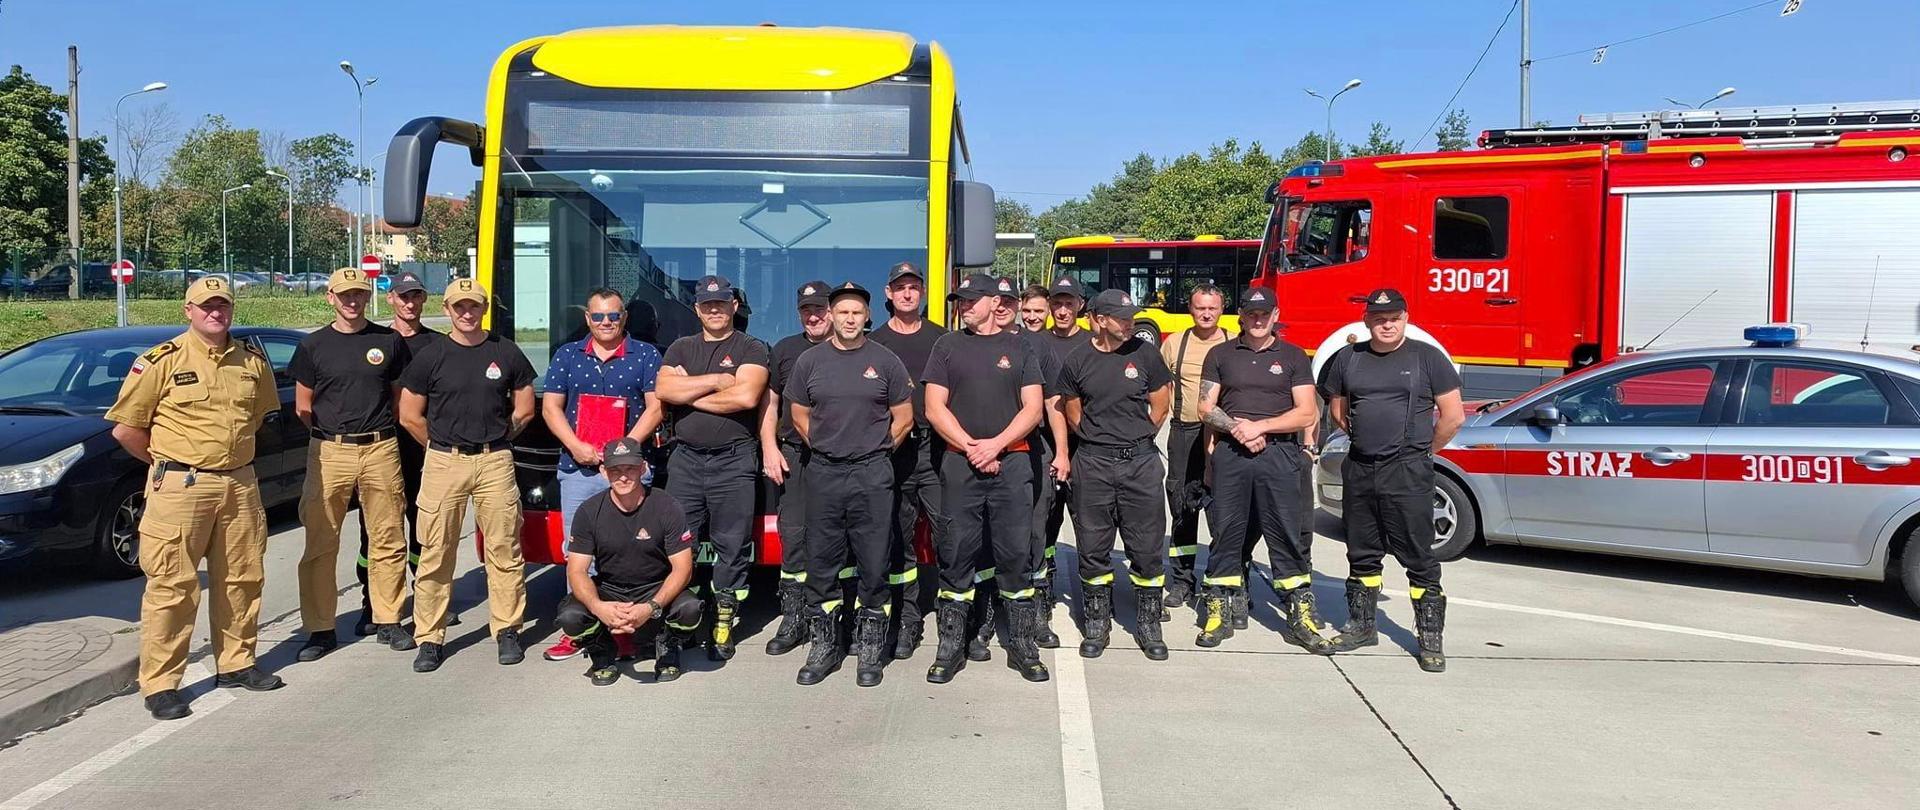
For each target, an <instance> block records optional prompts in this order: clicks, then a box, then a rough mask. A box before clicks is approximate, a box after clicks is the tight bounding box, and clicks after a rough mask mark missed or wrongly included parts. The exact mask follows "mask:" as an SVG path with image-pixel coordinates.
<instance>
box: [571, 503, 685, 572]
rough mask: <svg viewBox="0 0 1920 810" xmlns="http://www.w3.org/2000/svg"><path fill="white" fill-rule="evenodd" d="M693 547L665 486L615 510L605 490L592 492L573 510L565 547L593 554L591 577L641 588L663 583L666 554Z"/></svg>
mask: <svg viewBox="0 0 1920 810" xmlns="http://www.w3.org/2000/svg"><path fill="white" fill-rule="evenodd" d="M690 548H693V533H692V532H690V531H688V530H687V516H686V513H685V512H682V511H680V504H679V502H677V501H675V500H674V499H673V496H672V495H668V494H667V492H666V490H663V489H653V490H649V491H648V492H647V497H646V499H645V500H643V501H641V502H640V508H638V509H635V510H633V511H632V512H622V511H620V505H619V504H616V503H614V502H613V492H612V491H611V490H606V491H601V492H598V493H595V494H594V495H593V497H590V498H588V499H587V500H586V502H585V503H582V504H580V508H579V510H578V511H575V512H574V513H573V536H572V537H571V538H569V539H568V540H567V551H568V552H569V553H572V554H585V555H588V556H590V557H592V558H593V571H594V574H593V581H594V582H596V583H599V584H601V585H604V586H607V587H610V588H612V589H614V590H616V591H634V592H637V591H642V590H645V589H648V588H652V587H657V586H659V585H661V584H662V583H665V582H666V581H667V575H668V574H670V573H672V572H673V563H671V562H669V561H668V560H667V558H669V557H672V556H673V555H675V554H678V553H680V552H682V551H686V550H687V549H690Z"/></svg>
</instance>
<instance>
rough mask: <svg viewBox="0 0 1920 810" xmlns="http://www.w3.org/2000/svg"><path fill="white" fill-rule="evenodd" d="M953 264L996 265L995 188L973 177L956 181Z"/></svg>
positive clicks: (972, 265)
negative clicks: (994, 258)
mask: <svg viewBox="0 0 1920 810" xmlns="http://www.w3.org/2000/svg"><path fill="white" fill-rule="evenodd" d="M952 196H953V264H954V266H955V267H986V266H988V265H990V264H993V249H994V238H993V187H992V186H989V185H987V184H986V183H975V182H973V181H971V180H955V181H954V182H953V195H952Z"/></svg>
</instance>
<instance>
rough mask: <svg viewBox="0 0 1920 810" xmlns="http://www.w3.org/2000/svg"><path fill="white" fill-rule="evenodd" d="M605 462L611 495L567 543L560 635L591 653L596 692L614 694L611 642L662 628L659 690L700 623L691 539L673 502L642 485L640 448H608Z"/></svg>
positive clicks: (599, 498) (590, 505) (657, 646)
mask: <svg viewBox="0 0 1920 810" xmlns="http://www.w3.org/2000/svg"><path fill="white" fill-rule="evenodd" d="M600 455H601V459H602V461H601V464H600V469H601V470H603V471H604V473H605V475H606V476H607V483H608V489H607V491H605V492H601V493H599V494H597V495H594V496H593V497H591V498H588V499H587V501H586V503H583V504H581V505H580V509H579V511H577V512H575V513H574V516H573V521H572V537H571V538H570V539H569V540H568V542H567V586H568V590H569V591H571V593H570V594H569V595H568V596H567V599H566V601H565V602H562V603H561V605H560V615H559V619H558V621H559V625H560V630H561V632H563V633H566V634H567V635H568V636H569V637H570V638H572V639H573V642H574V644H576V645H578V646H579V647H581V648H582V649H585V650H586V651H587V656H588V658H589V659H590V660H591V661H592V662H593V664H592V669H590V670H588V672H587V676H588V677H589V678H592V679H593V685H595V686H611V685H612V684H613V683H614V682H615V681H618V680H620V670H619V669H618V668H616V667H615V666H614V646H613V636H615V635H625V634H631V633H639V632H642V631H643V630H644V629H645V628H646V627H647V625H649V624H653V623H655V622H660V623H661V624H662V625H664V626H661V627H658V628H657V634H656V635H655V636H654V659H653V674H654V679H655V680H656V681H658V682H665V681H671V680H673V679H675V678H678V677H680V649H681V648H682V647H685V646H686V645H687V644H688V643H689V642H690V641H691V640H692V637H693V630H694V628H695V627H696V626H698V625H699V623H700V599H699V598H698V597H696V596H694V595H693V593H692V592H690V591H688V590H687V583H689V582H691V581H692V580H693V533H692V532H690V531H688V529H687V516H686V513H684V512H682V511H680V504H679V503H678V502H676V501H674V499H673V496H672V495H668V494H667V493H666V492H664V491H654V490H651V489H650V488H649V487H648V486H647V485H646V484H644V483H641V482H642V480H643V479H645V478H646V475H647V462H646V456H645V455H644V454H643V453H642V451H641V445H640V442H639V440H637V439H633V438H622V439H617V440H615V441H612V442H608V443H607V445H606V448H605V449H604V450H602V451H601V454H600Z"/></svg>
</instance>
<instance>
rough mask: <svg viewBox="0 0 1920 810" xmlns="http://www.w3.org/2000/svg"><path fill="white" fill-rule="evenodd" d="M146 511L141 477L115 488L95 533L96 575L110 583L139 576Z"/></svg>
mask: <svg viewBox="0 0 1920 810" xmlns="http://www.w3.org/2000/svg"><path fill="white" fill-rule="evenodd" d="M146 508H147V496H146V493H145V492H143V491H141V489H140V479H139V477H138V476H135V477H133V478H129V479H127V480H126V481H122V482H121V483H120V485H119V486H116V487H114V488H113V495H112V496H110V497H109V498H108V500H107V510H106V511H105V512H103V513H102V514H101V515H100V524H99V526H97V527H95V529H94V545H93V570H94V573H96V574H99V575H100V576H102V577H107V578H111V579H126V578H128V577H137V576H139V575H140V514H141V513H142V512H144V511H146Z"/></svg>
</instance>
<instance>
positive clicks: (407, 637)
mask: <svg viewBox="0 0 1920 810" xmlns="http://www.w3.org/2000/svg"><path fill="white" fill-rule="evenodd" d="M374 640H375V641H378V642H380V643H381V644H385V645H387V649H389V650H393V651H395V652H404V651H406V650H411V649H413V647H414V644H413V634H412V633H409V632H407V631H406V630H403V629H401V627H400V625H397V624H383V625H380V627H379V629H378V630H377V631H376V632H375V634H374Z"/></svg>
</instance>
